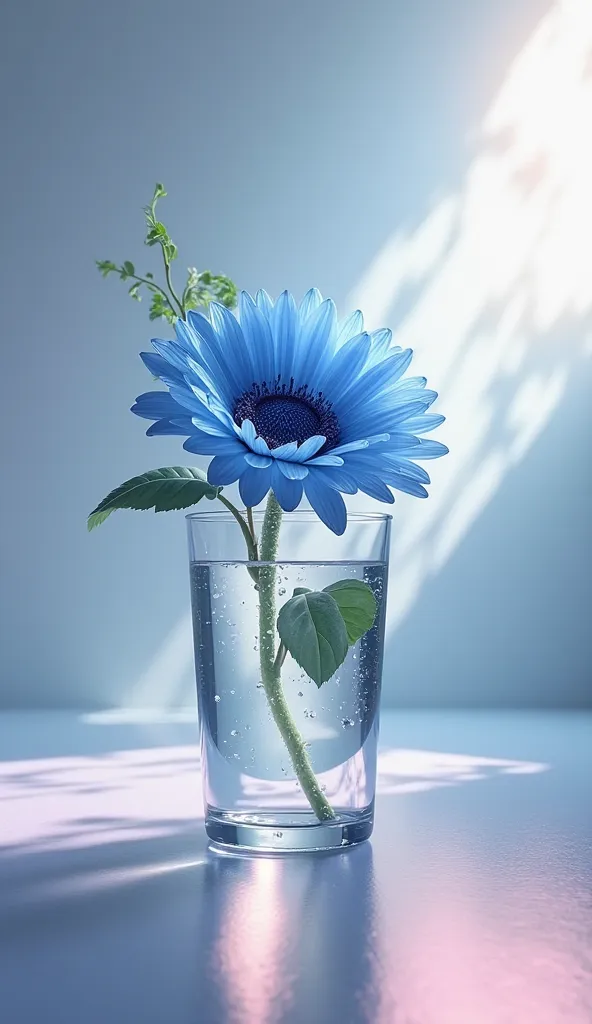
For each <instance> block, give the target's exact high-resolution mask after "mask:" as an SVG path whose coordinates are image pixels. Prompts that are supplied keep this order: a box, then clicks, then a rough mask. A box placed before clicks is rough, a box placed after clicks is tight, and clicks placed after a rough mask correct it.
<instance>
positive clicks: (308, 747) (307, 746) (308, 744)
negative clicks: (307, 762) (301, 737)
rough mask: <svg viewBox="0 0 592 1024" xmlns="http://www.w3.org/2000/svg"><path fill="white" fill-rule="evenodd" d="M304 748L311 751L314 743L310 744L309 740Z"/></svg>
mask: <svg viewBox="0 0 592 1024" xmlns="http://www.w3.org/2000/svg"><path fill="white" fill-rule="evenodd" d="M304 747H305V749H306V750H310V748H311V747H312V743H310V742H309V741H308V740H307V741H306V743H305V744H304Z"/></svg>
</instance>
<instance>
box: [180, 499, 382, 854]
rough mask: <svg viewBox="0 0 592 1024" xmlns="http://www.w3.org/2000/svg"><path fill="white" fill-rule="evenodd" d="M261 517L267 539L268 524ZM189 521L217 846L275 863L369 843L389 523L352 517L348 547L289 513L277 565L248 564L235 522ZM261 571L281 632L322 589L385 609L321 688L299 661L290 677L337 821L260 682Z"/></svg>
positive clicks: (209, 813)
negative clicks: (291, 603)
mask: <svg viewBox="0 0 592 1024" xmlns="http://www.w3.org/2000/svg"><path fill="white" fill-rule="evenodd" d="M253 517H254V525H255V531H256V533H257V534H258V535H259V536H260V534H261V529H262V525H263V513H262V512H255V513H253ZM186 518H187V526H188V533H189V556H190V573H191V601H192V611H193V631H194V641H195V667H196V678H197V693H198V710H199V721H200V736H201V752H202V773H203V786H204V803H205V817H206V831H207V834H208V836H209V837H210V839H211V840H213V841H214V842H215V843H218V844H222V845H224V846H227V847H239V848H242V849H245V848H246V849H252V850H268V851H269V850H275V851H297V850H320V849H329V848H334V847H343V846H349V845H353V844H355V843H358V842H361V841H362V840H364V839H367V838H368V837H369V835H370V834H371V831H372V826H373V816H374V794H375V782H376V750H377V740H378V709H379V698H380V683H381V673H382V659H383V646H384V624H385V612H386V591H387V570H388V552H389V533H390V523H391V517H390V516H382V515H356V514H352V515H350V516H349V517H348V526H347V529H346V531H345V533H344V534H343V536H341V537H337V536H335V535H334V534H332V533H331V532H330V531H329V530H328V529H327V527H325V526H324V525H323V524H322V523H321V522H320V521H319V520H318V518H317V517H316V516H315V515H314V513H312V512H300V511H298V512H292V513H284V515H283V517H282V524H281V529H280V536H279V547H278V550H277V558H276V559H274V561H268V562H252V561H249V560H248V558H247V555H246V545H245V540H244V537H243V535H242V533H241V530H240V528H239V526H238V524H237V522H236V520H235V519H234V518H233V516H232V514H231V513H230V512H206V513H204V512H198V513H193V514H192V515H189V516H187V517H186ZM261 566H264V567H265V569H264V570H263V571H264V572H265V573H267V577H266V579H267V584H266V586H267V585H268V586H269V592H270V593H271V592H273V593H272V596H271V600H272V602H273V605H274V606H273V609H272V611H273V620H272V621H273V622H275V619H276V617H277V612H278V611H279V609H280V607H281V606H282V604H283V603H284V602H285V601H287V600H289V598H290V597H291V596H292V593H293V591H294V589H295V588H296V587H308V588H309V589H311V590H323V589H324V588H325V587H327V586H328V585H329V584H330V583H335V582H337V581H338V580H344V579H357V580H362V581H364V582H366V583H367V584H369V586H370V587H371V588H372V590H373V592H374V595H375V597H376V600H377V604H378V612H377V616H376V619H375V622H374V625H373V627H372V629H371V630H369V632H367V633H366V634H365V635H364V636H363V637H362V638H361V640H359V641H358V642H357V643H356V644H355V645H354V646H353V647H350V649H349V651H348V654H347V656H346V659H345V661H344V662H343V664H342V665H341V666H340V668H339V669H338V670H337V672H336V673H335V675H334V676H333V677H332V678H331V679H329V680H328V681H327V682H325V683H324V684H323V685H322V686H321V687H317V686H316V684H315V683H314V682H313V681H312V680H311V679H310V678H309V677H308V676H307V675H306V674H305V673H304V672H303V670H302V669H301V668H300V666H299V665H298V664H297V663H296V661H294V660H293V659H292V658H291V657H290V655H288V656H287V657H286V660H285V661H284V663H283V665H282V668H281V679H280V681H279V684H278V685H279V686H280V687H281V694H282V695H283V696H281V697H280V698H279V699H280V701H281V702H282V704H283V701H284V700H285V704H286V705H287V708H288V711H287V714H288V716H289V717H291V721H292V723H293V725H294V726H295V728H296V730H297V735H299V736H300V739H301V741H302V744H303V745H305V750H306V752H307V755H308V759H309V765H310V766H311V767H312V772H314V776H313V778H314V779H315V780H316V784H318V789H319V790H320V792H321V793H322V794H323V796H322V797H320V799H321V800H324V801H326V802H327V805H329V807H330V810H331V811H332V812H333V815H334V816H333V817H331V818H328V819H327V818H325V817H324V816H323V815H321V816H319V811H318V806H317V810H316V813H315V810H313V807H312V806H311V803H310V800H309V798H308V797H307V795H306V794H305V792H304V791H303V787H302V785H301V784H300V782H299V775H298V771H296V770H295V767H294V757H293V756H291V754H290V752H289V750H288V747H287V745H286V742H285V740H284V738H283V736H282V733H281V731H280V729H279V728H278V725H277V723H276V720H274V717H273V716H272V712H271V709H270V694H269V691H268V688H267V685H264V683H263V682H262V678H265V674H264V673H263V671H262V664H261V661H260V659H261V650H260V635H259V633H260V628H261V623H260V619H259V611H260V609H259V604H260V601H261V600H262V599H263V598H262V592H263V589H264V588H263V585H262V586H261V587H259V586H258V583H257V582H256V580H257V579H258V578H260V577H257V576H256V575H255V579H253V576H252V574H251V573H250V570H256V571H259V572H261V571H262V570H261ZM267 600H269V598H267ZM265 633H266V634H267V633H269V634H270V639H268V640H267V641H265V640H264V643H265V642H267V644H269V643H270V642H271V643H272V644H274V645H275V644H276V642H277V640H278V638H277V637H276V635H271V634H272V631H271V630H265ZM273 702H274V698H273V697H272V703H273ZM292 754H293V751H292ZM300 777H301V778H302V775H301V776H300ZM304 788H307V787H306V785H305V787H304ZM317 792H318V790H317Z"/></svg>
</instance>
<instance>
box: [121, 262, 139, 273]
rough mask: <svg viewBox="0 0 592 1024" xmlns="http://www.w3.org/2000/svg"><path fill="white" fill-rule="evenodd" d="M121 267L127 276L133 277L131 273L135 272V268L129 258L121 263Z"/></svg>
mask: <svg viewBox="0 0 592 1024" xmlns="http://www.w3.org/2000/svg"><path fill="white" fill-rule="evenodd" d="M123 269H124V270H125V272H126V274H128V275H129V277H133V275H134V274H135V272H136V268H135V267H134V265H133V263H132V262H131V261H130V260H126V261H125V263H124V264H123Z"/></svg>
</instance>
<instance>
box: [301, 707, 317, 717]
mask: <svg viewBox="0 0 592 1024" xmlns="http://www.w3.org/2000/svg"><path fill="white" fill-rule="evenodd" d="M304 717H305V718H316V717H317V713H316V711H309V710H308V708H305V709H304Z"/></svg>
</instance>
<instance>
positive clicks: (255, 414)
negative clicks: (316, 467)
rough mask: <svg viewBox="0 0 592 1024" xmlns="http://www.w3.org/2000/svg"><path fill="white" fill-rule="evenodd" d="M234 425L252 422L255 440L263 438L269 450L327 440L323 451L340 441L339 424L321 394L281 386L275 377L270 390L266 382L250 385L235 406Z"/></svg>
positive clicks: (308, 389) (304, 387) (289, 386)
mask: <svg viewBox="0 0 592 1024" xmlns="http://www.w3.org/2000/svg"><path fill="white" fill-rule="evenodd" d="M234 419H235V422H236V423H237V424H238V425H239V426H241V425H242V423H243V420H251V422H252V423H253V424H254V426H255V430H256V431H257V435H258V437H262V438H264V440H265V441H267V444H268V445H269V447H270V448H279V447H280V445H282V444H288V443H289V442H290V441H296V442H297V444H299V445H300V444H302V442H303V441H306V440H307V438H309V437H314V436H315V435H322V436H323V437H326V439H327V440H326V442H325V444H324V445H323V448H322V449H321V450H322V451H326V450H327V449H329V448H334V447H335V445H336V444H337V443H338V441H339V424H338V422H337V417H336V415H335V413H334V412H333V409H332V407H331V403H330V402H328V401H327V399H326V398H325V397H324V395H323V393H322V391H321V392H318V393H316V392H314V391H311V389H310V388H309V387H308V385H304V386H302V387H299V388H295V387H294V380H293V379H292V380H291V381H290V384H289V385H286V384H282V383H281V378H280V377H278V379H277V381H276V382H275V384H274V386H273V388H270V387H269V385H268V384H267V382H266V381H263V383H262V384H253V386H252V388H251V390H250V391H245V392H244V394H242V395H241V397H240V398H239V400H238V401H237V403H236V408H235V410H234Z"/></svg>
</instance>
